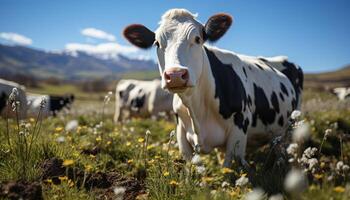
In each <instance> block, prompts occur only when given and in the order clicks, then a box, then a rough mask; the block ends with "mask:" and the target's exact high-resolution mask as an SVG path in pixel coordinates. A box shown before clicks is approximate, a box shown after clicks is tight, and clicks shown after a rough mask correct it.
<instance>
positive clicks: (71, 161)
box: [62, 160, 74, 167]
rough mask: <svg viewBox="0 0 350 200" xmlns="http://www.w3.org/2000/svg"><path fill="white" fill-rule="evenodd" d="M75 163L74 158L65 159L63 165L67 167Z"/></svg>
mask: <svg viewBox="0 0 350 200" xmlns="http://www.w3.org/2000/svg"><path fill="white" fill-rule="evenodd" d="M73 164H74V160H64V161H63V164H62V165H63V166H65V167H67V166H69V165H73Z"/></svg>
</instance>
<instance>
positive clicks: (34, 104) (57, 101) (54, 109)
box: [27, 93, 74, 117]
mask: <svg viewBox="0 0 350 200" xmlns="http://www.w3.org/2000/svg"><path fill="white" fill-rule="evenodd" d="M43 98H44V99H46V104H45V105H44V107H43V108H40V105H41V102H42V100H43ZM27 99H28V115H29V116H31V117H36V116H37V115H38V113H39V110H40V109H42V110H41V113H42V114H41V115H42V116H43V117H48V116H51V115H52V116H56V115H57V113H58V112H59V111H60V110H62V109H63V108H68V109H69V108H70V106H71V104H72V103H73V101H74V95H73V94H70V95H63V96H58V95H41V94H30V93H29V94H28V96H27Z"/></svg>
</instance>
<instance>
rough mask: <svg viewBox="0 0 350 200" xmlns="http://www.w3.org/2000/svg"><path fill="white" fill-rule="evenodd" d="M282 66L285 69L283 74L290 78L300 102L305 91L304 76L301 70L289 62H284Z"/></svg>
mask: <svg viewBox="0 0 350 200" xmlns="http://www.w3.org/2000/svg"><path fill="white" fill-rule="evenodd" d="M282 65H283V66H284V67H285V68H284V69H283V70H281V72H282V73H283V74H284V75H286V76H287V77H288V79H289V80H290V82H291V83H292V85H293V87H294V91H295V93H296V94H295V96H296V101H297V102H299V96H300V94H301V90H302V89H303V82H304V74H303V71H302V69H301V68H299V67H297V66H296V65H295V64H293V63H290V62H288V61H286V60H285V61H283V63H282Z"/></svg>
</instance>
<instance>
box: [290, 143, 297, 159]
mask: <svg viewBox="0 0 350 200" xmlns="http://www.w3.org/2000/svg"><path fill="white" fill-rule="evenodd" d="M298 147H299V145H298V144H297V143H291V144H289V146H288V148H287V153H288V154H289V155H291V156H295V155H296V154H297V153H298Z"/></svg>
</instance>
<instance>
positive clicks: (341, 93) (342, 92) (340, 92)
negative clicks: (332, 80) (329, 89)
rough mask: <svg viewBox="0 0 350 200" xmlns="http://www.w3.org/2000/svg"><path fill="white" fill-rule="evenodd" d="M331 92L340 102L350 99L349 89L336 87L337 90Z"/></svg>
mask: <svg viewBox="0 0 350 200" xmlns="http://www.w3.org/2000/svg"><path fill="white" fill-rule="evenodd" d="M333 92H334V93H335V94H336V95H337V97H338V99H339V100H340V101H343V100H345V99H347V98H349V97H350V88H346V87H338V88H334V89H333Z"/></svg>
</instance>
